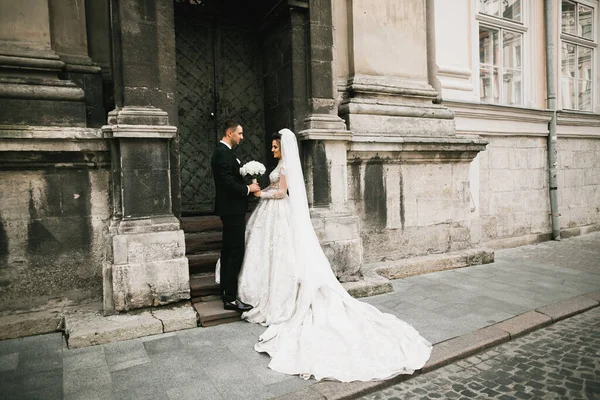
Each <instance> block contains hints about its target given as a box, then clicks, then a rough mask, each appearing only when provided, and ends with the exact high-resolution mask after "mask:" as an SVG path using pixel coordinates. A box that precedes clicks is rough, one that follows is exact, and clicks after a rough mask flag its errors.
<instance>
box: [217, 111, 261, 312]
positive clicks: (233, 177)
mask: <svg viewBox="0 0 600 400" xmlns="http://www.w3.org/2000/svg"><path fill="white" fill-rule="evenodd" d="M242 139H244V131H243V129H242V126H241V125H240V124H239V123H238V122H237V121H233V120H227V121H225V126H224V129H223V138H222V139H221V141H220V142H219V143H218V144H217V148H216V149H215V152H214V153H213V156H212V159H211V162H210V165H211V167H212V173H213V178H214V180H215V188H216V198H215V213H216V214H217V215H218V216H220V217H221V222H223V247H222V249H221V291H222V292H223V306H224V308H225V309H226V310H238V311H248V310H251V309H252V306H250V305H248V304H245V303H243V302H242V301H240V300H239V299H238V298H237V290H238V275H239V273H240V269H241V267H242V261H244V250H245V247H246V245H245V234H246V210H247V208H248V195H250V193H254V192H257V191H259V190H260V186H258V184H256V183H253V184H251V185H249V186H246V185H245V184H244V179H243V178H242V175H241V174H240V160H238V159H237V157H236V156H235V154H234V153H233V151H232V148H233V147H235V146H237V145H239V144H240V142H241V141H242Z"/></svg>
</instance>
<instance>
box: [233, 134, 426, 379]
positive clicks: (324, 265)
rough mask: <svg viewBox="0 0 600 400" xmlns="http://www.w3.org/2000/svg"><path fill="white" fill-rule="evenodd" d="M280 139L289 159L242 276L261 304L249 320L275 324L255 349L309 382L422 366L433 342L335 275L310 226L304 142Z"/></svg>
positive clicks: (274, 177)
mask: <svg viewBox="0 0 600 400" xmlns="http://www.w3.org/2000/svg"><path fill="white" fill-rule="evenodd" d="M280 133H281V151H282V160H281V161H280V163H279V165H278V166H277V168H276V169H275V170H274V171H273V172H272V173H271V174H270V176H269V178H270V181H271V185H270V186H269V187H268V188H267V189H265V190H264V191H263V192H262V194H261V200H260V202H259V204H258V206H257V208H256V209H255V211H254V213H253V214H252V216H251V217H250V220H249V221H248V224H247V228H246V255H245V257H244V263H243V266H242V272H241V273H240V277H239V289H238V295H239V297H240V299H241V300H242V301H244V302H246V303H249V304H251V305H253V306H254V308H253V309H252V310H250V311H249V312H246V313H244V314H243V315H242V317H243V318H245V319H246V320H248V321H249V322H254V323H260V324H262V325H265V326H268V329H267V330H266V331H265V332H264V333H263V334H262V335H261V336H260V338H259V342H258V343H257V344H256V345H255V349H256V350H257V351H259V352H266V353H268V354H269V355H270V356H271V362H270V363H269V367H270V368H271V369H273V370H275V371H279V372H282V373H286V374H293V375H300V376H302V377H303V378H305V379H308V378H310V377H311V376H314V377H315V379H317V380H321V379H332V380H338V381H341V382H350V381H356V380H358V381H370V380H378V379H386V378H390V377H392V376H394V375H398V374H411V373H413V372H414V371H415V370H417V369H420V368H422V367H423V365H425V363H426V362H427V360H428V359H429V357H430V354H431V344H430V343H429V342H428V341H427V340H426V339H424V338H423V337H421V336H420V335H419V333H418V332H417V331H416V330H415V329H414V328H413V327H412V326H410V325H409V324H407V323H406V322H404V321H402V320H400V319H398V318H396V317H395V316H393V315H391V314H385V313H382V312H381V311H379V310H378V309H377V308H375V307H373V306H371V305H370V304H367V303H363V302H361V301H359V300H356V299H354V298H353V297H352V296H350V295H349V294H348V293H347V292H346V290H345V289H344V287H343V286H342V285H341V284H340V283H339V282H338V280H337V278H336V277H335V275H334V274H333V271H332V270H331V266H330V264H329V261H328V260H327V257H326V256H325V254H324V253H323V250H322V249H321V245H320V243H319V240H318V238H317V236H316V234H315V232H314V229H313V227H312V223H311V220H310V214H309V210H308V202H307V199H306V191H305V187H304V177H303V174H302V167H301V164H300V158H299V152H298V144H297V142H296V137H295V135H294V133H293V132H291V131H290V130H288V129H284V130H282V131H280ZM287 191H289V196H288V195H286V192H287Z"/></svg>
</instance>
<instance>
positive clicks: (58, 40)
mask: <svg viewBox="0 0 600 400" xmlns="http://www.w3.org/2000/svg"><path fill="white" fill-rule="evenodd" d="M48 2H49V6H50V31H51V33H52V35H51V37H52V48H53V49H54V51H56V53H57V54H58V56H59V57H60V59H61V61H63V62H64V63H65V72H64V73H63V74H62V77H63V78H65V79H69V80H71V81H73V82H75V84H76V85H77V86H79V87H80V88H82V89H83V90H84V92H85V103H86V116H87V125H88V126H91V127H100V126H102V125H103V124H105V123H106V112H105V110H104V104H103V95H102V77H101V75H100V67H99V66H97V65H95V64H94V63H93V62H92V60H91V58H90V57H89V55H88V40H87V28H86V18H87V16H86V2H85V0H48ZM99 3H101V2H99ZM99 33H100V32H99Z"/></svg>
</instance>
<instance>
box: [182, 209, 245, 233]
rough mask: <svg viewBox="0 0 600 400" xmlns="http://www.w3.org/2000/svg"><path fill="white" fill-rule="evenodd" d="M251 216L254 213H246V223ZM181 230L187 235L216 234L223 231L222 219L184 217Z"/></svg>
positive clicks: (204, 216)
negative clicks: (199, 233)
mask: <svg viewBox="0 0 600 400" xmlns="http://www.w3.org/2000/svg"><path fill="white" fill-rule="evenodd" d="M254 208H255V207H249V209H254ZM250 215H252V211H249V212H248V213H246V221H248V219H249V218H250ZM181 229H183V231H184V232H185V233H197V232H215V231H221V230H223V224H222V223H221V217H219V216H217V215H202V216H196V217H182V218H181Z"/></svg>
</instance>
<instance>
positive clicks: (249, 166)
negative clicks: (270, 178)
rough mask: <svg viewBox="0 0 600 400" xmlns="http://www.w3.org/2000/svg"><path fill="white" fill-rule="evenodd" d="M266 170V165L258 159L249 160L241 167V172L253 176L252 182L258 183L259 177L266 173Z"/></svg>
mask: <svg viewBox="0 0 600 400" xmlns="http://www.w3.org/2000/svg"><path fill="white" fill-rule="evenodd" d="M266 170H267V169H266V168H265V166H264V165H262V164H261V163H259V162H258V161H248V162H247V163H246V164H244V165H243V166H242V167H241V168H240V174H242V176H246V175H249V176H251V177H252V183H256V180H257V178H258V177H259V176H261V175H262V174H264V173H265V171H266Z"/></svg>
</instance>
